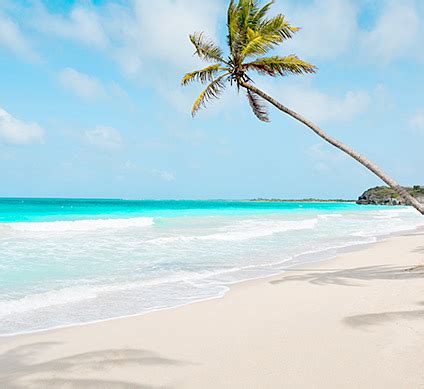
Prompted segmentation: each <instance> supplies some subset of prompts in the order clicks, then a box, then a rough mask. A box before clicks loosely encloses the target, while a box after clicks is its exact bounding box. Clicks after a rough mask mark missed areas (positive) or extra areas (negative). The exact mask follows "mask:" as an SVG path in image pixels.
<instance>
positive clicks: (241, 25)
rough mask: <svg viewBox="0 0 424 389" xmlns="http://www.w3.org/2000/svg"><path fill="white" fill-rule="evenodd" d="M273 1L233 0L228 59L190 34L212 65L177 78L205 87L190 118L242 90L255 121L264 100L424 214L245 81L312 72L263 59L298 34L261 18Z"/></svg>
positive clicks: (298, 63) (262, 113) (263, 111)
mask: <svg viewBox="0 0 424 389" xmlns="http://www.w3.org/2000/svg"><path fill="white" fill-rule="evenodd" d="M273 2H274V1H270V2H268V3H266V4H265V5H263V6H260V4H259V3H260V1H258V0H238V2H237V3H236V2H235V1H234V0H231V1H230V4H229V7H228V15H227V27H228V34H227V44H228V52H229V53H228V56H224V52H223V51H222V50H221V49H220V48H219V47H218V46H217V45H216V44H214V43H213V42H212V41H210V40H208V39H207V38H205V36H204V34H203V33H194V34H192V35H190V40H191V42H192V44H193V45H194V47H195V49H196V54H197V56H199V57H200V58H201V59H202V60H205V61H207V62H209V63H212V64H211V65H209V66H207V67H205V68H204V69H200V70H195V71H193V72H190V73H187V74H186V75H185V76H184V77H183V79H182V85H187V84H189V83H191V82H193V81H198V82H200V83H202V84H207V86H206V88H205V89H204V90H203V91H202V92H201V93H200V95H199V96H198V97H197V99H196V101H195V102H194V104H193V108H192V111H191V112H192V115H193V116H195V115H196V113H197V112H198V111H199V109H201V108H202V107H205V106H206V103H208V102H209V101H211V100H213V99H216V98H219V97H220V95H221V93H222V92H223V90H224V89H225V87H226V86H227V85H228V83H229V84H230V85H233V84H234V85H235V86H236V87H237V88H238V89H239V90H240V88H244V89H245V90H246V93H247V99H248V101H249V104H250V106H251V108H252V110H253V113H254V114H255V115H256V117H257V118H258V119H259V120H261V121H263V122H269V117H268V112H267V106H266V105H265V103H264V100H266V101H267V102H268V103H270V104H271V105H273V106H274V107H276V108H278V109H279V110H280V111H282V112H284V113H286V114H288V115H290V116H291V117H293V118H294V119H296V120H298V121H300V122H301V123H303V124H305V125H306V126H307V127H309V128H310V129H311V130H312V131H314V132H315V133H316V134H317V135H319V136H320V137H321V138H323V139H324V140H326V141H327V142H329V143H330V144H332V145H333V146H335V147H337V148H338V149H340V150H342V151H344V152H345V153H346V154H348V155H350V156H351V157H352V158H354V159H356V160H357V161H358V162H359V163H360V164H362V165H363V166H365V167H366V168H367V169H369V170H371V171H372V172H373V173H374V174H375V175H377V176H378V177H379V178H381V179H382V180H383V181H384V182H385V183H386V184H387V185H389V186H390V187H391V188H392V189H394V190H395V191H396V192H397V193H398V194H399V195H400V196H402V197H403V198H404V199H405V201H406V203H407V204H411V205H412V206H414V207H415V208H416V209H417V210H418V211H419V212H420V213H421V214H423V215H424V205H423V204H420V203H419V202H418V201H417V200H416V199H415V198H414V197H413V196H411V195H410V194H409V193H408V192H407V191H406V190H405V189H404V188H403V187H401V186H400V185H399V184H398V183H397V182H396V181H395V180H393V179H392V178H391V177H389V176H388V175H387V174H386V173H384V172H383V171H382V170H381V169H380V168H379V167H378V166H377V165H376V164H374V163H373V162H371V161H370V160H369V159H367V158H365V157H364V156H362V155H361V154H359V153H358V152H356V151H355V150H353V149H351V148H350V147H349V146H347V145H345V144H344V143H342V142H340V141H338V140H336V139H334V138H333V137H331V136H329V135H328V134H326V133H325V132H324V131H323V130H321V128H319V127H318V126H317V125H315V124H314V123H312V122H311V121H310V120H308V119H306V118H304V117H303V116H302V115H300V114H298V113H297V112H294V111H293V110H291V109H289V108H287V107H286V106H284V105H283V104H281V103H279V102H278V101H276V100H275V99H273V98H272V97H271V96H269V95H268V94H266V93H265V92H263V91H262V90H260V89H258V88H257V87H256V86H254V85H253V81H252V79H251V78H250V76H249V75H250V74H251V73H252V72H256V73H258V74H260V75H266V76H271V77H277V76H287V75H291V74H306V73H314V72H315V71H316V67H315V66H314V65H312V64H310V63H308V62H305V61H303V60H301V59H300V58H298V57H297V56H296V55H288V56H284V57H283V56H278V55H272V56H268V57H266V56H265V54H267V53H268V52H269V51H271V50H273V49H275V48H276V47H277V46H278V45H280V44H281V43H282V42H284V41H285V40H287V39H290V38H292V37H293V35H294V34H295V33H296V31H298V30H299V28H297V27H294V26H292V25H291V24H290V23H289V22H288V21H287V20H286V18H285V17H284V15H281V14H278V15H276V16H274V17H271V18H269V17H267V14H268V11H269V9H270V7H271V5H272V4H273Z"/></svg>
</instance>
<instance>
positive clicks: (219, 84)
mask: <svg viewBox="0 0 424 389" xmlns="http://www.w3.org/2000/svg"><path fill="white" fill-rule="evenodd" d="M228 74H229V73H225V74H223V75H222V76H220V77H218V78H217V79H216V80H213V81H212V82H211V83H210V84H209V85H208V86H207V87H206V88H205V89H204V90H203V91H202V92H201V93H200V94H199V96H198V97H197V99H196V100H195V102H194V104H193V107H192V109H191V115H192V116H193V117H194V116H195V115H196V114H197V112H198V111H199V110H200V109H201V108H202V107H206V103H208V102H210V101H211V100H213V99H217V98H219V96H220V95H221V93H222V92H223V90H224V89H225V84H224V82H223V79H224V77H226V76H228Z"/></svg>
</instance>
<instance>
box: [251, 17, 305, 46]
mask: <svg viewBox="0 0 424 389" xmlns="http://www.w3.org/2000/svg"><path fill="white" fill-rule="evenodd" d="M258 31H260V32H261V33H262V34H264V35H265V36H269V35H270V36H275V35H277V36H279V37H280V42H282V41H283V40H286V39H290V38H292V37H293V35H294V33H296V32H297V31H299V28H298V27H294V26H292V25H291V24H290V23H289V22H288V21H287V20H286V18H285V16H284V15H281V14H279V15H277V16H275V17H273V18H271V19H267V20H264V21H263V22H262V23H261V24H260V25H259V26H258Z"/></svg>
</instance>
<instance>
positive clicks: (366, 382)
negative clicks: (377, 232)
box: [0, 228, 424, 388]
mask: <svg viewBox="0 0 424 389" xmlns="http://www.w3.org/2000/svg"><path fill="white" fill-rule="evenodd" d="M423 254H424V231H423V229H422V228H420V229H416V230H413V231H409V232H403V233H402V234H395V235H393V236H390V237H389V238H387V239H385V240H380V241H379V242H376V243H370V244H368V245H367V247H365V248H361V249H359V250H353V251H350V252H345V253H338V254H337V256H336V257H333V258H331V259H327V260H322V261H319V262H314V263H313V266H312V267H311V263H307V264H303V265H299V266H296V267H295V268H291V269H289V270H287V271H285V272H284V273H283V274H279V275H274V276H270V277H266V278H259V279H255V280H249V281H242V282H238V283H236V284H233V285H231V287H230V291H229V292H228V293H226V294H225V296H224V297H223V298H213V299H210V300H207V301H200V302H195V303H191V304H187V305H184V306H180V307H177V308H172V309H166V310H160V311H156V312H150V313H148V314H142V315H140V314H139V315H135V316H132V317H124V318H115V319H109V320H107V321H102V322H97V323H91V324H81V325H77V326H75V325H73V326H68V327H65V328H60V329H50V330H45V331H42V332H37V333H34V332H33V333H30V334H21V335H15V336H8V337H2V338H0V383H3V384H4V386H5V387H8V386H7V385H8V384H10V386H13V385H17V384H21V385H23V386H24V387H28V386H31V385H34V386H35V387H38V386H37V385H39V386H40V387H57V386H60V385H64V386H66V385H67V386H66V387H77V383H80V385H83V384H84V383H85V384H87V385H89V384H92V383H93V386H94V387H97V386H95V385H96V384H97V385H98V386H101V385H103V387H128V388H129V387H131V388H133V387H139V386H140V387H143V386H142V385H150V386H151V387H156V386H158V385H159V387H169V386H171V387H176V388H180V387H181V388H196V387H197V388H198V387H206V388H208V387H211V388H212V387H246V388H256V387H264V388H273V387H281V385H282V384H283V383H284V384H285V385H286V386H287V387H294V388H297V387H298V388H302V387H316V388H328V387H347V388H356V387H375V388H380V387H381V388H383V387H384V388H398V387H421V386H422V385H424V373H422V369H421V368H420V366H422V364H423V363H424V352H423V349H424V336H423V335H424V323H423V320H422V319H423V318H424V310H423V309H422V308H421V309H420V308H419V306H422V305H423V304H424V302H423V301H422V295H423V294H422V293H423V291H424V286H423V283H422V281H423V280H424V255H423ZM415 266H421V267H417V268H415ZM324 307H325V308H324ZM420 319H421V320H420ZM306 366H307V367H308V370H307V374H305V373H304V372H305V367H306ZM99 369H100V370H99ZM105 369H106V370H105ZM81 377H84V380H83V381H84V382H83V383H82V384H81V382H82V381H81ZM80 381H81V382H80ZM117 383H119V385H120V386H119V385H118V384H117ZM49 385H51V386H49ZM72 385H75V386H72ZM114 385H115V386H114ZM137 385H139V386H137ZM258 385H259V386H258ZM150 386H149V387H150Z"/></svg>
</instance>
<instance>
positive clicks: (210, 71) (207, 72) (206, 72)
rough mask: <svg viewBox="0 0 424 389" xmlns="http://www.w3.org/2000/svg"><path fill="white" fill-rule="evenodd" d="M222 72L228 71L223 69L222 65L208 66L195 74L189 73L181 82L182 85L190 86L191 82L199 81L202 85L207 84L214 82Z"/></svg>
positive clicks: (194, 72)
mask: <svg viewBox="0 0 424 389" xmlns="http://www.w3.org/2000/svg"><path fill="white" fill-rule="evenodd" d="M222 70H228V69H227V68H222V67H221V64H219V63H217V64H214V65H210V66H207V67H205V68H203V69H200V70H195V71H193V72H190V73H187V74H185V75H184V77H183V79H182V80H181V85H188V84H189V83H190V82H193V81H198V82H200V83H202V84H205V83H206V82H211V81H213V79H214V77H215V76H216V75H217V73H219V72H220V71H222Z"/></svg>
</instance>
